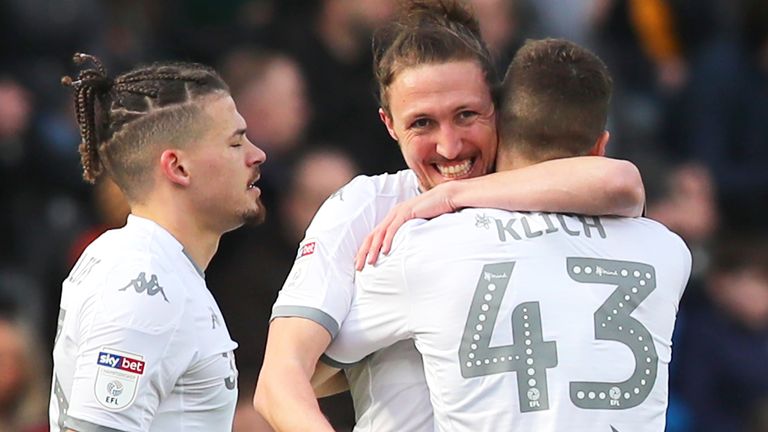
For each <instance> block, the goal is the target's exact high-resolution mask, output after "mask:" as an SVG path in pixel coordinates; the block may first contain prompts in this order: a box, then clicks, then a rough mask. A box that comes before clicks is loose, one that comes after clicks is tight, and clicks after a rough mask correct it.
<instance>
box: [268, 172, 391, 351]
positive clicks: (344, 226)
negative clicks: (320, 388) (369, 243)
mask: <svg viewBox="0 0 768 432" xmlns="http://www.w3.org/2000/svg"><path fill="white" fill-rule="evenodd" d="M376 199H377V195H376V188H375V186H374V185H373V184H372V182H371V181H370V180H369V178H368V177H363V176H360V177H357V178H355V179H354V180H352V181H351V182H350V183H349V184H347V185H346V186H344V187H343V188H342V189H340V190H339V191H338V192H336V193H335V194H333V195H332V196H331V197H330V198H328V199H327V200H326V201H325V203H324V204H323V205H322V207H321V208H320V209H319V210H318V212H317V214H316V215H315V218H314V219H313V220H312V223H311V224H310V226H309V228H308V229H307V232H306V237H305V238H304V240H303V241H302V242H301V244H300V245H299V249H298V252H297V254H296V261H295V262H294V265H293V268H292V269H291V272H290V273H289V275H288V278H287V279H286V281H285V284H284V285H283V288H282V290H281V291H280V294H279V295H278V298H277V301H276V302H275V305H274V307H273V310H272V319H275V318H279V317H296V316H298V317H303V318H307V319H310V320H312V321H315V322H317V323H318V324H320V325H322V326H323V327H324V328H325V329H326V330H328V332H329V333H330V334H331V337H334V336H335V335H336V333H337V331H338V328H339V325H340V323H341V322H342V321H344V319H345V317H346V316H347V313H348V312H349V307H350V304H351V302H352V295H353V287H354V257H355V254H356V253H357V249H358V248H359V246H360V245H361V244H362V242H363V239H365V236H366V235H367V234H368V233H369V232H371V231H372V230H373V228H374V227H375V225H376V222H377V209H376ZM393 203H394V200H393Z"/></svg>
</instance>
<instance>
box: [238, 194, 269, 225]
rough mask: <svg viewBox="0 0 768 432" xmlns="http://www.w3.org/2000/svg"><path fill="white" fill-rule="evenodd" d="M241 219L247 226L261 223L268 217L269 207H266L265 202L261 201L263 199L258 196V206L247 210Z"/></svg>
mask: <svg viewBox="0 0 768 432" xmlns="http://www.w3.org/2000/svg"><path fill="white" fill-rule="evenodd" d="M240 219H241V220H242V221H243V225H245V226H257V225H261V224H262V223H264V221H265V220H266V219H267V208H266V207H264V203H262V202H261V199H260V198H257V199H256V208H255V209H248V210H245V211H244V212H243V213H242V215H241V217H240Z"/></svg>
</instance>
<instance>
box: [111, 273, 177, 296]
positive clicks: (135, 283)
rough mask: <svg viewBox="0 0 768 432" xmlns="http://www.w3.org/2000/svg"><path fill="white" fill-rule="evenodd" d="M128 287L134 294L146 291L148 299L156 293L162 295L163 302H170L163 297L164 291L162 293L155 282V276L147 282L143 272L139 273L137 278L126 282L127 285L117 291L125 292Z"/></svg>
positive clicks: (161, 289)
mask: <svg viewBox="0 0 768 432" xmlns="http://www.w3.org/2000/svg"><path fill="white" fill-rule="evenodd" d="M130 287H133V289H135V290H136V292H137V293H139V294H141V293H143V292H144V291H146V292H147V295H148V296H150V297H152V296H154V295H155V294H157V293H160V294H162V295H163V300H165V301H166V303H170V301H168V297H166V296H165V291H163V287H161V286H160V284H159V283H158V282H157V276H156V275H152V276H150V277H149V280H147V274H146V273H145V272H141V273H139V276H137V277H136V279H134V280H132V281H130V282H128V285H126V286H124V287H122V288H120V289H119V290H118V291H125V290H127V289H128V288H130Z"/></svg>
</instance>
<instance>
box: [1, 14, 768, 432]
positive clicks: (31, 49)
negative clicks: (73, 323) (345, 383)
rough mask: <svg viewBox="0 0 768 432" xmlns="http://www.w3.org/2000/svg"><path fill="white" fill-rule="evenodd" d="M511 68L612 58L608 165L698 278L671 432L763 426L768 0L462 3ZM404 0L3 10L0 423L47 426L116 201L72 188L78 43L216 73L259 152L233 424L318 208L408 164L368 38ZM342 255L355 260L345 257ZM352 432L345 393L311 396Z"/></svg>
mask: <svg viewBox="0 0 768 432" xmlns="http://www.w3.org/2000/svg"><path fill="white" fill-rule="evenodd" d="M470 3H472V4H473V7H474V8H475V11H476V14H477V17H478V18H479V20H480V25H481V28H482V31H483V35H484V38H485V39H486V41H487V42H488V44H489V46H490V47H491V49H492V51H493V52H494V54H495V55H496V56H497V58H498V67H499V70H500V72H502V73H503V71H504V69H505V66H506V65H507V63H508V62H509V60H510V59H511V57H512V55H513V54H514V52H515V50H516V49H517V47H519V46H520V45H521V43H522V42H523V41H524V40H525V39H526V38H539V37H547V36H549V37H565V38H568V39H570V40H573V41H575V42H577V43H580V44H583V45H585V46H587V47H590V48H591V49H593V50H594V51H596V52H597V53H598V54H599V55H600V56H601V57H602V58H603V59H604V60H605V62H606V63H607V64H608V67H609V69H610V70H611V72H612V74H613V77H614V83H615V89H614V98H613V103H612V113H611V116H610V123H609V130H610V131H611V142H610V143H609V148H608V152H609V153H610V154H611V156H613V157H618V158H625V159H630V160H632V161H634V162H635V163H636V164H637V165H638V166H639V167H640V169H641V172H642V173H643V178H644V181H645V185H646V191H647V194H648V205H647V215H648V217H651V218H654V219H657V220H659V221H661V222H662V223H664V224H665V225H667V226H668V227H669V228H670V229H672V230H673V231H675V232H677V233H678V234H680V235H681V236H682V237H683V238H684V240H685V241H686V242H687V243H688V246H689V247H690V248H691V250H692V252H693V256H694V270H693V275H692V279H691V282H690V285H689V287H688V289H687V292H686V294H685V296H684V298H683V301H682V304H681V309H680V312H679V319H678V328H677V329H676V333H675V346H674V357H673V361H672V366H671V380H670V394H671V398H670V399H671V403H670V409H669V414H668V428H667V429H668V430H669V431H671V432H688V431H718V432H720V431H734V432H740V431H747V432H758V431H760V432H764V431H768V372H767V369H766V366H765V365H766V364H768V241H766V240H768V228H766V226H765V225H764V224H763V223H761V222H762V220H761V215H765V214H766V213H767V212H766V210H768V1H765V0H471V1H470ZM396 6H397V0H279V1H278V0H219V1H215V2H214V1H209V0H163V1H157V0H3V1H2V2H0V59H2V61H0V202H1V203H2V206H3V211H2V212H0V431H6V430H7V431H43V430H47V427H46V426H45V425H46V423H47V420H46V417H47V414H46V410H47V395H48V391H49V390H48V386H49V380H50V351H51V349H52V345H53V340H54V337H55V329H56V316H57V313H58V303H59V295H60V294H59V292H60V282H61V280H62V279H63V278H64V277H65V276H66V274H67V273H68V272H69V269H70V268H71V266H72V264H73V262H74V259H76V257H77V256H79V254H80V252H81V251H82V249H83V248H84V247H85V246H86V245H87V244H88V243H89V242H90V241H91V240H93V239H94V238H96V237H97V236H98V235H99V234H100V233H102V232H103V231H104V230H106V229H109V228H111V227H117V226H121V225H122V224H123V223H124V222H125V218H126V215H127V212H128V209H127V206H126V204H125V202H124V201H123V199H122V197H121V195H120V192H119V190H118V189H117V188H116V187H115V186H114V185H113V184H111V183H109V182H106V181H105V182H102V183H99V184H98V185H96V187H91V186H90V185H88V184H86V183H85V182H84V181H82V179H81V169H80V167H79V157H78V153H77V145H78V143H79V141H80V138H79V133H78V130H77V126H76V123H75V120H74V112H73V107H72V100H71V92H70V91H68V89H65V88H62V87H61V86H60V85H59V79H60V77H61V76H63V75H65V74H71V73H72V70H73V68H72V60H71V59H72V54H73V53H74V52H77V51H82V52H87V53H91V54H95V55H98V56H99V57H101V58H102V59H103V60H104V63H105V64H106V66H107V68H108V70H109V71H110V72H111V73H112V74H113V75H114V74H116V73H119V72H122V71H123V70H125V69H127V68H128V67H131V66H133V65H135V64H137V63H146V62H151V61H153V60H167V59H178V60H186V61H199V62H203V63H206V64H210V65H213V66H215V67H216V68H217V69H218V70H219V71H220V72H221V73H222V75H223V76H224V78H225V80H226V81H227V82H228V83H229V85H230V87H231V90H232V95H233V97H234V98H235V100H236V102H237V104H238V107H239V109H240V112H241V113H242V114H243V116H244V117H245V119H246V121H247V123H248V135H249V137H250V139H251V141H253V142H254V143H255V144H257V145H258V146H259V147H261V148H262V149H263V150H264V151H265V152H266V153H267V155H268V160H267V162H266V164H264V165H263V171H262V180H261V185H260V186H261V189H262V191H263V199H264V201H265V204H266V205H267V207H268V211H269V214H268V221H267V223H266V224H265V225H263V226H261V227H258V228H251V229H241V230H239V231H236V232H234V233H231V234H228V235H226V236H225V237H224V238H223V240H222V242H221V245H220V249H219V253H218V255H217V256H216V257H215V259H214V261H213V262H212V264H211V266H210V267H209V268H208V270H207V272H206V278H207V281H208V285H209V287H210V288H211V290H212V291H213V293H214V295H215V296H216V298H217V300H218V301H219V304H220V306H221V309H222V312H223V314H224V315H225V316H226V317H227V323H228V325H229V327H230V332H231V333H232V336H233V338H234V339H235V340H236V341H238V342H239V344H240V348H239V349H238V350H237V352H236V355H237V361H238V366H239V369H240V394H241V396H242V400H243V402H242V406H241V407H240V408H239V409H238V415H237V418H236V421H235V430H236V431H246V430H250V431H261V430H268V428H266V426H264V425H263V424H260V421H259V419H258V418H257V417H256V416H254V415H253V412H252V410H251V408H250V398H251V396H252V392H253V386H254V383H255V380H256V375H257V373H258V371H259V368H260V366H261V359H262V356H263V348H264V344H265V338H266V330H267V324H268V323H267V321H268V318H269V314H270V308H271V305H272V303H273V301H274V299H275V297H276V294H277V291H278V290H279V289H280V287H281V286H282V282H283V279H284V278H285V276H286V275H287V274H288V271H289V269H290V267H291V265H292V262H293V258H294V256H295V248H296V245H297V244H298V242H299V240H300V239H301V238H302V236H303V232H304V229H305V228H306V226H307V224H308V223H309V221H310V220H311V218H312V216H313V214H314V212H315V211H316V210H317V208H318V207H319V206H320V204H321V203H322V202H323V201H324V200H325V198H326V197H328V196H329V195H330V194H332V193H333V192H334V191H335V190H336V189H338V188H339V187H340V186H341V185H343V184H345V183H346V182H347V181H349V180H350V179H351V178H352V177H353V176H355V175H357V174H361V173H362V174H377V173H381V172H387V171H388V172H392V171H396V170H399V169H403V168H405V164H404V162H403V161H402V157H401V156H400V152H399V149H398V148H397V145H396V143H395V142H394V141H392V140H391V139H390V138H389V136H388V135H387V133H386V129H385V128H384V126H383V125H382V124H381V123H380V120H379V116H378V114H377V108H378V104H377V101H376V98H375V87H374V83H373V79H372V68H371V52H370V40H371V34H372V32H373V30H374V29H375V28H376V27H378V26H379V25H381V24H382V23H384V22H386V20H388V19H389V18H390V17H391V16H392V14H393V13H394V12H395V11H396ZM350 265H351V263H350ZM322 408H323V409H324V411H325V412H326V413H327V415H328V416H329V418H330V419H331V420H332V422H333V423H334V425H335V426H336V427H337V428H338V430H342V431H344V430H351V426H352V424H353V423H354V417H353V414H352V407H351V402H350V401H349V399H348V397H347V396H346V395H340V396H337V397H333V398H328V399H324V400H323V401H322Z"/></svg>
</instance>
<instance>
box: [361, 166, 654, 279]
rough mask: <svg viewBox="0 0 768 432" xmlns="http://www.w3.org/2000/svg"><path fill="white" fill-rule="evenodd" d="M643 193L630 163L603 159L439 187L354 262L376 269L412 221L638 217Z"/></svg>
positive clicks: (405, 206)
mask: <svg viewBox="0 0 768 432" xmlns="http://www.w3.org/2000/svg"><path fill="white" fill-rule="evenodd" d="M644 205H645V189H644V187H643V182H642V179H641V178H640V172H639V171H638V169H637V167H636V166H635V165H634V164H632V163H631V162H628V161H624V160H619V159H610V158H605V157H600V156H581V157H573V158H563V159H553V160H549V161H545V162H541V163H537V164H535V165H530V166H527V167H525V168H519V169H515V170H509V171H500V172H496V173H492V174H488V175H485V176H482V177H476V178H472V179H466V180H459V181H452V182H446V183H443V184H440V185H438V186H436V187H434V188H432V189H431V190H429V191H427V192H425V193H423V194H421V195H419V196H417V197H415V198H412V199H410V200H408V201H405V202H403V203H401V204H399V205H397V206H395V208H393V209H392V210H391V211H390V213H389V214H388V215H387V216H386V217H385V218H384V220H383V221H382V222H381V223H380V224H379V225H377V226H376V228H375V229H374V231H373V232H371V234H369V236H368V237H366V239H365V241H364V242H363V245H362V246H361V247H360V249H359V251H358V254H357V257H356V259H355V266H356V268H357V269H358V270H360V269H362V267H363V264H364V263H365V258H366V256H367V257H368V263H369V264H375V263H376V258H377V257H378V254H379V251H383V252H384V253H385V254H386V253H388V252H389V250H390V247H391V244H392V238H393V237H394V235H395V233H396V232H397V229H398V228H399V227H400V226H401V225H402V224H403V223H405V222H407V221H408V220H410V219H414V218H433V217H436V216H439V215H441V214H444V213H450V212H452V211H456V210H457V209H460V208H464V207H490V208H500V209H505V210H526V211H547V212H562V213H579V214H589V215H615V216H629V217H634V216H640V215H641V214H642V211H643V206H644Z"/></svg>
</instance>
